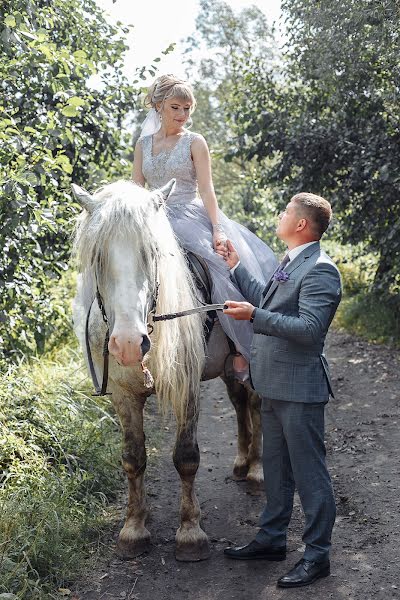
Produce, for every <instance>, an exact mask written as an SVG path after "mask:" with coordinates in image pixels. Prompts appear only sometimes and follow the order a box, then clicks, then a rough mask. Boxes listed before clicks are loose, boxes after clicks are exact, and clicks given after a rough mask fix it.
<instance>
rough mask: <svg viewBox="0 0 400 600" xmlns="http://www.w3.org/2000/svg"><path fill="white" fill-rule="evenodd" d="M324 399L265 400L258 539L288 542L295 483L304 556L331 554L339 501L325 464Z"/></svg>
mask: <svg viewBox="0 0 400 600" xmlns="http://www.w3.org/2000/svg"><path fill="white" fill-rule="evenodd" d="M324 408H325V405H324V404H323V403H318V404H313V403H302V402H285V401H280V400H269V399H267V398H263V401H262V422H263V437H264V442H263V443H264V453H263V456H264V463H263V466H264V481H265V491H266V495H267V504H266V506H265V509H264V511H263V513H262V515H261V517H260V530H259V532H258V533H257V536H256V540H257V541H258V542H260V543H262V544H272V545H274V546H285V544H286V530H287V527H288V525H289V521H290V517H291V514H292V509H293V496H294V491H295V488H297V491H298V493H299V496H300V501H301V504H302V507H303V510H304V515H305V528H304V534H303V542H304V543H305V546H306V548H305V553H304V558H305V559H307V560H312V561H323V560H325V559H326V558H328V556H329V549H330V546H331V534H332V528H333V525H334V522H335V516H336V506H335V499H334V495H333V490H332V484H331V479H330V477H329V473H328V470H327V467H326V463H325V454H326V450H325V444H324Z"/></svg>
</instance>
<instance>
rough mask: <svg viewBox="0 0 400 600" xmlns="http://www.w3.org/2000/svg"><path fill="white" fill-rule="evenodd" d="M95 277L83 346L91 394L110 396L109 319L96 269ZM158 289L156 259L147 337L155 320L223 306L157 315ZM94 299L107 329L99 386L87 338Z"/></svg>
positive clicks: (147, 374) (202, 304)
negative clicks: (108, 389) (93, 294)
mask: <svg viewBox="0 0 400 600" xmlns="http://www.w3.org/2000/svg"><path fill="white" fill-rule="evenodd" d="M95 278H96V294H95V296H94V298H93V300H92V302H91V303H90V306H89V310H88V312H87V315H86V324H85V346H86V354H87V359H88V364H89V371H90V376H91V378H92V382H93V386H94V389H95V393H94V394H92V395H93V396H111V392H107V385H108V369H109V356H110V351H109V349H108V342H109V340H110V324H109V320H108V317H107V313H106V309H105V307H104V302H103V298H102V296H101V294H100V290H99V285H98V278H97V272H96V270H95ZM159 291H160V280H159V272H158V263H157V261H156V264H155V282H154V286H153V293H152V295H151V296H150V299H149V303H148V311H147V332H148V336H149V337H150V336H151V334H152V333H153V331H154V326H153V323H154V322H156V321H168V320H170V319H176V318H178V317H184V316H186V315H192V314H196V313H202V312H211V311H215V310H223V308H224V305H223V304H204V303H203V302H202V303H201V306H196V307H195V308H189V309H187V310H182V311H180V312H174V313H166V314H162V315H157V314H156V307H157V301H158V296H159ZM95 300H97V304H98V307H99V309H100V312H101V316H102V318H103V321H104V323H105V324H106V326H107V330H106V334H105V338H104V343H103V377H102V382H101V386H100V384H99V381H98V379H97V375H96V371H95V368H94V362H93V356H92V351H91V348H90V340H89V319H90V312H91V310H92V306H93V303H94V301H95ZM199 302H201V300H199ZM150 316H151V320H152V322H149V317H150ZM142 370H143V375H144V378H145V386H146V387H152V384H151V383H149V382H152V377H151V374H150V372H149V371H148V369H146V368H145V367H144V366H143V364H142ZM149 378H150V379H149Z"/></svg>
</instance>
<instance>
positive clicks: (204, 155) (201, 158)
mask: <svg viewBox="0 0 400 600" xmlns="http://www.w3.org/2000/svg"><path fill="white" fill-rule="evenodd" d="M191 150H192V158H193V164H194V167H195V169H196V177H197V184H198V186H199V194H200V196H201V199H202V201H203V204H204V207H205V209H206V211H207V214H208V216H209V218H210V221H211V225H212V227H213V245H214V249H215V251H216V252H218V254H221V256H225V255H226V253H227V250H226V244H225V242H226V235H225V233H224V232H223V230H222V228H221V225H220V223H219V221H218V202H217V198H216V196H215V191H214V185H213V181H212V175H211V159H210V152H209V150H208V146H207V142H206V141H205V139H204V138H203V137H202V136H198V137H196V139H194V140H193V142H192V146H191Z"/></svg>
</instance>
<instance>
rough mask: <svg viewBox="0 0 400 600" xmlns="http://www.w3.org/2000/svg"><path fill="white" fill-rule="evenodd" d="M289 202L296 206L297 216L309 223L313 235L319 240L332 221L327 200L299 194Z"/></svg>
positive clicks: (305, 193) (308, 194) (312, 195)
mask: <svg viewBox="0 0 400 600" xmlns="http://www.w3.org/2000/svg"><path fill="white" fill-rule="evenodd" d="M291 202H294V203H295V204H297V206H298V208H299V214H301V215H302V216H304V218H306V219H309V220H310V221H311V223H312V226H313V227H312V228H313V230H314V232H315V234H316V235H318V236H319V238H321V237H322V235H323V234H324V233H325V231H326V230H327V229H328V227H329V223H330V222H331V219H332V207H331V205H330V203H329V202H328V200H325V198H322V196H316V195H315V194H310V193H308V192H301V193H300V194H296V195H295V196H293V198H292V199H291Z"/></svg>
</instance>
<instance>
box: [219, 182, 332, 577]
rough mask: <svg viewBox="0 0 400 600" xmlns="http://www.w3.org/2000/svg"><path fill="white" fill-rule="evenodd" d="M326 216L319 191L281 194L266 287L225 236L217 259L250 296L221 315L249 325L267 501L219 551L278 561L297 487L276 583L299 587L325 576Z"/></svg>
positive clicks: (328, 505)
mask: <svg viewBox="0 0 400 600" xmlns="http://www.w3.org/2000/svg"><path fill="white" fill-rule="evenodd" d="M331 217H332V210H331V206H330V204H329V202H327V201H326V200H324V198H321V197H320V196H315V195H314V194H308V193H301V194H297V195H296V196H294V197H293V198H292V199H291V200H290V202H289V204H288V205H287V207H286V210H285V211H284V212H283V213H282V214H281V215H280V217H279V224H278V227H277V230H276V232H277V235H278V237H279V238H280V239H281V240H282V241H284V242H285V243H286V244H287V247H288V252H287V255H286V256H285V258H284V260H283V261H282V263H281V264H280V265H279V267H278V269H277V270H276V271H275V273H274V274H273V276H272V277H271V279H270V281H268V282H267V285H266V286H265V284H261V283H260V282H259V281H256V280H255V279H254V278H253V277H251V276H250V274H249V273H248V272H247V271H246V269H245V268H244V267H243V265H241V264H240V260H239V256H238V254H237V252H236V250H235V248H234V247H233V245H232V244H231V243H230V242H228V256H227V258H226V260H227V263H228V266H229V267H230V269H231V273H232V277H233V278H234V279H235V280H236V281H237V283H238V284H239V287H240V289H241V291H242V293H243V295H244V297H245V298H247V299H248V300H249V302H234V301H227V302H226V303H225V304H226V305H227V306H228V309H227V310H225V311H224V313H225V314H227V315H230V316H231V317H233V318H234V319H239V320H250V321H251V322H252V323H253V327H254V338H253V344H252V348H251V358H250V371H251V378H252V382H253V385H254V388H255V390H256V391H257V392H258V393H259V394H260V396H261V397H262V425H263V437H264V450H263V461H264V478H265V490H266V496H267V503H266V506H265V508H264V511H263V513H262V515H261V518H260V530H259V531H258V533H257V535H256V537H255V540H253V541H252V542H250V543H249V544H247V545H246V546H239V547H233V548H226V549H225V551H224V552H225V555H226V556H228V557H229V558H235V559H239V560H248V559H265V560H284V559H285V558H286V530H287V527H288V525H289V521H290V517H291V514H292V508H293V495H294V491H295V488H297V490H298V493H299V496H300V500H301V504H302V507H303V510H304V514H305V528H304V533H303V542H304V544H305V552H304V556H303V558H302V559H301V560H300V561H299V562H298V563H297V564H296V565H295V566H294V568H292V570H290V571H289V572H288V573H287V574H286V575H284V576H283V577H281V578H280V579H279V580H278V586H279V587H285V588H287V587H299V586H304V585H308V584H310V583H313V582H314V581H316V580H317V579H319V578H320V577H326V576H327V575H329V573H330V564H329V550H330V546H331V533H332V528H333V524H334V521H335V515H336V509H335V499H334V496H333V490H332V485H331V480H330V477H329V473H328V470H327V467H326V463H325V444H324V408H325V404H326V403H327V402H328V399H329V395H332V396H333V392H332V387H331V381H330V377H329V367H328V363H327V361H326V358H325V356H324V354H323V350H324V341H325V336H326V333H327V331H328V328H329V325H330V324H331V321H332V319H333V316H334V314H335V312H336V309H337V307H338V304H339V302H340V298H341V282H340V275H339V272H338V270H337V268H336V266H335V265H334V263H333V262H332V260H331V259H330V258H329V257H328V256H327V255H326V254H325V252H323V250H321V247H320V243H319V240H320V238H321V237H322V235H323V233H324V232H325V231H326V229H327V228H328V225H329V222H330V220H331Z"/></svg>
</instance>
